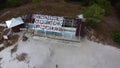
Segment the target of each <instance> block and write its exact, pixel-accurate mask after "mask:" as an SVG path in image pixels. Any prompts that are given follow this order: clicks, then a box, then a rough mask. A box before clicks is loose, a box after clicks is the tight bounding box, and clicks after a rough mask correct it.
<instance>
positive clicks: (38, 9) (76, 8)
mask: <svg viewBox="0 0 120 68" xmlns="http://www.w3.org/2000/svg"><path fill="white" fill-rule="evenodd" d="M80 10H81V5H80V4H73V3H66V2H52V1H51V2H49V1H48V2H47V1H41V2H40V3H38V4H32V3H29V4H26V5H23V6H20V7H17V8H7V9H4V10H1V11H0V15H2V14H3V13H5V12H8V11H9V13H8V14H7V15H5V16H4V17H2V18H1V19H0V22H2V21H6V20H8V19H11V18H12V17H18V16H22V15H25V14H29V13H40V14H48V15H59V16H70V17H76V15H78V14H80V13H81V11H80Z"/></svg>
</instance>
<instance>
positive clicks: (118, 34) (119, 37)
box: [112, 31, 120, 44]
mask: <svg viewBox="0 0 120 68" xmlns="http://www.w3.org/2000/svg"><path fill="white" fill-rule="evenodd" d="M112 38H113V41H115V42H117V43H119V44H120V31H113V33H112Z"/></svg>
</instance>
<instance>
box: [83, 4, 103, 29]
mask: <svg viewBox="0 0 120 68" xmlns="http://www.w3.org/2000/svg"><path fill="white" fill-rule="evenodd" d="M83 14H84V16H85V18H86V22H87V26H88V27H90V28H95V27H96V24H97V23H99V22H101V21H102V19H103V18H104V15H105V10H104V9H102V8H101V7H100V6H99V5H97V4H94V5H92V6H90V7H88V8H86V9H85V11H84V12H83Z"/></svg>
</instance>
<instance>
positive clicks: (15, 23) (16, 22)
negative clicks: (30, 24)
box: [6, 17, 24, 32]
mask: <svg viewBox="0 0 120 68" xmlns="http://www.w3.org/2000/svg"><path fill="white" fill-rule="evenodd" d="M22 24H24V21H23V20H22V18H21V17H18V18H12V19H11V20H8V21H6V25H7V27H8V28H12V30H13V32H19V31H20V25H22Z"/></svg>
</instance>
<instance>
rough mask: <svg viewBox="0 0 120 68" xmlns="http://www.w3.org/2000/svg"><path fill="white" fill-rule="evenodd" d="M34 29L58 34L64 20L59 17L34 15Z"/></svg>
mask: <svg viewBox="0 0 120 68" xmlns="http://www.w3.org/2000/svg"><path fill="white" fill-rule="evenodd" d="M33 18H34V19H35V22H34V24H35V28H36V29H40V30H46V31H53V32H60V31H61V27H62V23H63V20H64V18H63V17H59V16H50V15H40V14H34V16H33Z"/></svg>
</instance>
